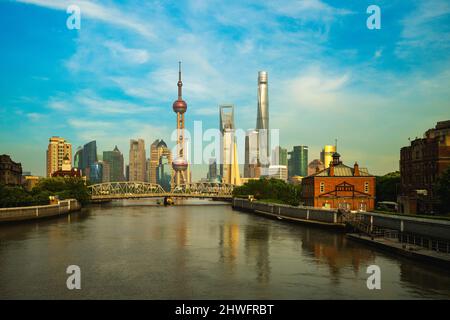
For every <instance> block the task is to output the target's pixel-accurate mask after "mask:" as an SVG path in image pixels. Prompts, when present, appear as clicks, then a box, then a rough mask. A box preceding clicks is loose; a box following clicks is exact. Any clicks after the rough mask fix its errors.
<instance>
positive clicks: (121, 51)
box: [105, 41, 150, 64]
mask: <svg viewBox="0 0 450 320" xmlns="http://www.w3.org/2000/svg"><path fill="white" fill-rule="evenodd" d="M105 47H107V48H109V49H110V50H111V52H112V53H113V55H115V56H118V57H119V58H120V59H123V60H125V61H126V62H131V63H136V64H143V63H146V62H147V61H148V60H149V58H150V55H149V53H148V51H147V50H144V49H132V48H126V47H125V46H124V45H123V44H121V43H119V42H115V41H106V42H105Z"/></svg>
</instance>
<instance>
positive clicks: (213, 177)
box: [208, 158, 217, 182]
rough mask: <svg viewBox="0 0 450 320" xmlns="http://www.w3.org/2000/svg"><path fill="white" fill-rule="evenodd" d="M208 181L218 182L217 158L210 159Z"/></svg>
mask: <svg viewBox="0 0 450 320" xmlns="http://www.w3.org/2000/svg"><path fill="white" fill-rule="evenodd" d="M208 180H209V181H210V182H215V181H217V161H216V159H215V158H211V159H209V168H208Z"/></svg>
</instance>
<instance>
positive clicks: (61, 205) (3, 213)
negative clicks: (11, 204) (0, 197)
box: [0, 199, 81, 223]
mask: <svg viewBox="0 0 450 320" xmlns="http://www.w3.org/2000/svg"><path fill="white" fill-rule="evenodd" d="M80 209H81V204H80V202H78V200H76V199H68V200H61V201H58V203H57V204H50V205H44V206H30V207H15V208H0V223H3V222H18V221H27V220H34V219H43V218H48V217H53V216H60V215H64V214H66V213H69V212H73V211H77V210H80Z"/></svg>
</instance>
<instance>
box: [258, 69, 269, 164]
mask: <svg viewBox="0 0 450 320" xmlns="http://www.w3.org/2000/svg"><path fill="white" fill-rule="evenodd" d="M257 112H258V114H257V117H256V130H257V131H258V132H259V138H260V141H259V146H260V158H263V156H264V157H269V156H270V147H269V146H270V145H269V90H268V75H267V71H259V72H258V111H257ZM262 152H264V154H261V153H262ZM263 162H264V161H263Z"/></svg>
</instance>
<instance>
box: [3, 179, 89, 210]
mask: <svg viewBox="0 0 450 320" xmlns="http://www.w3.org/2000/svg"><path fill="white" fill-rule="evenodd" d="M50 196H57V197H58V198H59V199H61V200H63V199H77V200H78V201H80V202H81V203H87V202H88V201H89V194H88V190H87V186H86V184H85V181H84V180H83V179H81V178H78V177H73V178H62V177H56V178H46V179H41V180H39V182H38V183H37V185H36V186H35V187H34V188H33V189H32V190H31V191H28V190H26V189H25V188H24V187H22V186H5V185H1V184H0V207H2V208H5V207H22V206H33V205H45V204H49V201H50V200H49V197H50Z"/></svg>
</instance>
